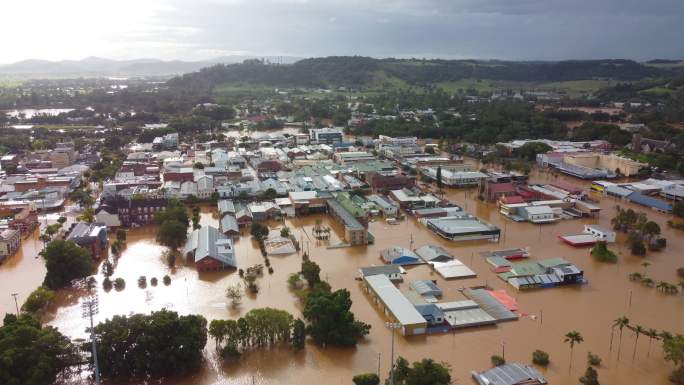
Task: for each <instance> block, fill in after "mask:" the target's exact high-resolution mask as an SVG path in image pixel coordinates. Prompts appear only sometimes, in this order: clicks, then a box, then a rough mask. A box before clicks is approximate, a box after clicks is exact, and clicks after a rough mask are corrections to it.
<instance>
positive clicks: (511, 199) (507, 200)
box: [501, 195, 525, 205]
mask: <svg viewBox="0 0 684 385" xmlns="http://www.w3.org/2000/svg"><path fill="white" fill-rule="evenodd" d="M501 202H502V203H503V204H508V205H510V204H515V203H525V200H524V199H523V197H521V196H520V195H511V196H506V197H503V198H501Z"/></svg>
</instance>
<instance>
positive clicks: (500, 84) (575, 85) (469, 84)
mask: <svg viewBox="0 0 684 385" xmlns="http://www.w3.org/2000/svg"><path fill="white" fill-rule="evenodd" d="M612 84H614V82H612V81H610V80H594V79H587V80H573V81H566V82H549V83H535V82H516V81H502V80H487V79H472V78H468V79H461V80H459V81H456V82H444V83H438V84H437V85H438V86H439V87H441V88H442V89H444V90H445V91H448V92H458V91H459V90H464V91H465V90H468V89H474V90H476V91H478V92H493V91H497V90H506V89H512V90H520V89H523V90H528V91H529V90H535V91H557V92H566V93H569V94H584V93H591V92H595V91H598V90H599V89H601V88H603V87H608V86H610V85H612Z"/></svg>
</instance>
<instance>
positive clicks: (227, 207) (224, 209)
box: [218, 199, 236, 215]
mask: <svg viewBox="0 0 684 385" xmlns="http://www.w3.org/2000/svg"><path fill="white" fill-rule="evenodd" d="M218 210H219V213H220V214H221V215H225V214H235V211H236V209H235V204H234V203H233V201H231V200H228V199H223V200H220V201H218Z"/></svg>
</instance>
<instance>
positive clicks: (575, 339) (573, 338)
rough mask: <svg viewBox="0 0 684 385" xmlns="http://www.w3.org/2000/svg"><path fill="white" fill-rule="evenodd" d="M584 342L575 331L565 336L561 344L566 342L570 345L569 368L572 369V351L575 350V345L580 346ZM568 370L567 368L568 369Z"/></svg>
mask: <svg viewBox="0 0 684 385" xmlns="http://www.w3.org/2000/svg"><path fill="white" fill-rule="evenodd" d="M583 341H584V338H583V337H582V335H581V334H580V333H579V332H578V331H576V330H573V331H571V332H568V333H567V334H566V335H565V340H564V341H563V342H567V343H569V344H570V368H571V367H572V350H573V349H574V348H575V344H580V343H582V342H583ZM568 369H569V368H568Z"/></svg>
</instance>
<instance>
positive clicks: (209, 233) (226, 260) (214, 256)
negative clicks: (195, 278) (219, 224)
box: [183, 226, 237, 271]
mask: <svg viewBox="0 0 684 385" xmlns="http://www.w3.org/2000/svg"><path fill="white" fill-rule="evenodd" d="M183 253H184V254H185V255H186V256H187V257H188V258H192V260H193V261H194V262H195V264H196V265H197V270H199V271H206V270H221V269H226V268H236V267H237V261H236V259H235V248H234V247H233V240H232V239H231V238H229V237H227V236H225V235H223V234H221V232H220V231H219V230H218V229H217V228H215V227H212V226H202V227H201V228H199V229H197V230H194V231H193V232H192V233H191V234H190V236H189V237H188V241H187V243H186V244H185V249H184V252H183Z"/></svg>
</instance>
